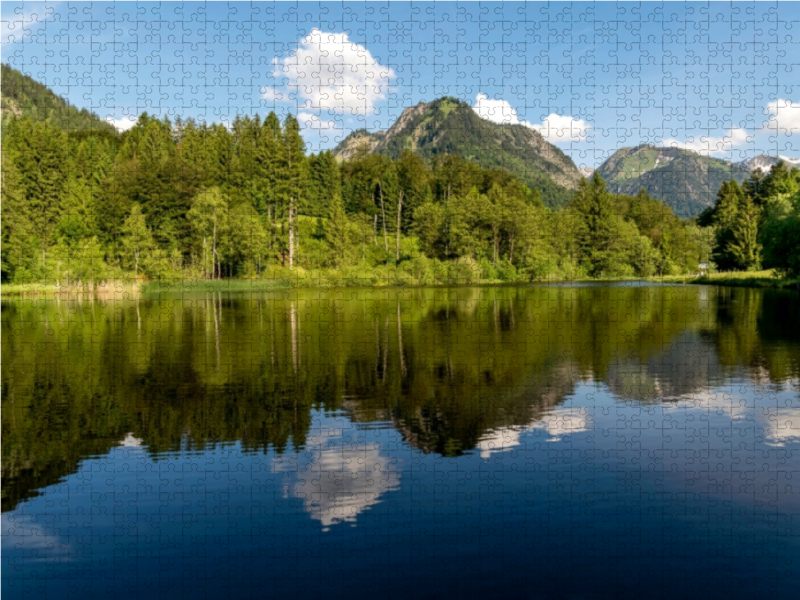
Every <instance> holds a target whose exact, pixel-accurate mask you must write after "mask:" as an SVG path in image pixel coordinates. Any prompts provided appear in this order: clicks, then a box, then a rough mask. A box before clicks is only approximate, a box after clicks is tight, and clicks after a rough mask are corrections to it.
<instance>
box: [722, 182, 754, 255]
mask: <svg viewBox="0 0 800 600" xmlns="http://www.w3.org/2000/svg"><path fill="white" fill-rule="evenodd" d="M759 214H760V210H759V208H758V206H756V203H755V202H754V201H753V199H752V198H751V197H750V196H749V195H748V194H746V193H745V192H744V190H743V189H742V188H741V187H740V186H739V184H737V183H736V181H726V182H724V183H723V184H722V187H720V189H719V193H718V194H717V201H716V204H715V206H714V217H713V223H714V225H715V226H716V246H715V251H714V260H715V262H716V263H717V266H718V267H719V268H720V269H722V270H726V271H727V270H745V271H746V270H754V269H757V268H758V267H759V264H760V262H761V259H760V252H761V245H760V244H759V243H758V239H757V238H758V224H759Z"/></svg>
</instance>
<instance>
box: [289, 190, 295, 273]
mask: <svg viewBox="0 0 800 600" xmlns="http://www.w3.org/2000/svg"><path fill="white" fill-rule="evenodd" d="M293 266H294V197H292V198H290V199H289V268H290V269H291V268H292V267H293Z"/></svg>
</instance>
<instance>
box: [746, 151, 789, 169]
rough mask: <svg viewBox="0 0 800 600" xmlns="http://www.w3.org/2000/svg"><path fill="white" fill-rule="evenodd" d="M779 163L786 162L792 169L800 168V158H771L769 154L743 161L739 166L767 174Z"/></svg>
mask: <svg viewBox="0 0 800 600" xmlns="http://www.w3.org/2000/svg"><path fill="white" fill-rule="evenodd" d="M779 161H783V162H785V163H786V164H787V165H789V166H790V167H800V158H789V157H788V156H780V155H778V156H770V155H768V154H760V155H758V156H754V157H753V158H748V159H746V160H743V161H742V162H740V163H739V164H740V165H742V166H744V167H747V168H748V169H749V170H750V171H755V170H756V169H761V170H762V171H764V172H765V173H766V172H767V171H771V170H772V167H774V166H775V165H776V164H778V162H779Z"/></svg>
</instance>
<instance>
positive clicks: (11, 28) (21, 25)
mask: <svg viewBox="0 0 800 600" xmlns="http://www.w3.org/2000/svg"><path fill="white" fill-rule="evenodd" d="M52 14H53V8H52V6H42V7H41V8H40V9H38V10H32V11H28V12H24V13H22V14H17V13H14V14H12V15H10V16H3V17H2V19H0V42H2V43H3V44H13V43H15V42H19V41H20V40H21V39H22V38H24V37H25V36H27V35H30V34H31V33H32V31H33V29H34V28H35V27H37V26H38V25H41V24H42V23H44V22H45V21H46V20H47V18H48V17H50V16H51V15H52Z"/></svg>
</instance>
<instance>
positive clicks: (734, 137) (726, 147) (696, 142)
mask: <svg viewBox="0 0 800 600" xmlns="http://www.w3.org/2000/svg"><path fill="white" fill-rule="evenodd" d="M745 142H747V131H745V130H744V129H741V128H738V127H737V128H734V129H731V130H729V131H728V132H727V133H726V134H725V135H723V136H721V137H714V136H710V135H700V136H697V137H690V138H689V139H688V140H686V141H683V142H682V141H680V140H676V139H674V138H670V139H666V140H664V141H663V142H662V146H667V147H673V148H683V149H684V150H692V151H694V152H697V153H698V154H702V155H705V156H708V155H710V154H724V153H725V152H730V151H731V150H732V149H733V148H736V147H737V146H741V145H742V144H744V143H745Z"/></svg>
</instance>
